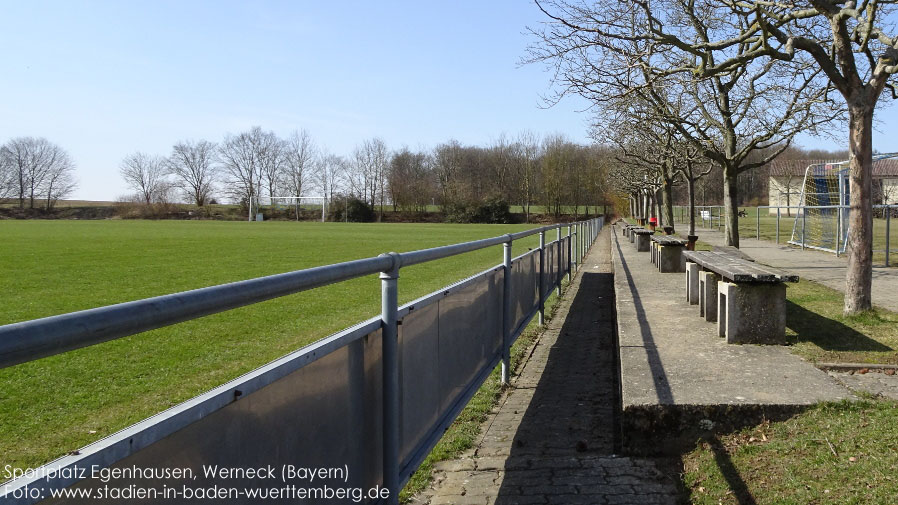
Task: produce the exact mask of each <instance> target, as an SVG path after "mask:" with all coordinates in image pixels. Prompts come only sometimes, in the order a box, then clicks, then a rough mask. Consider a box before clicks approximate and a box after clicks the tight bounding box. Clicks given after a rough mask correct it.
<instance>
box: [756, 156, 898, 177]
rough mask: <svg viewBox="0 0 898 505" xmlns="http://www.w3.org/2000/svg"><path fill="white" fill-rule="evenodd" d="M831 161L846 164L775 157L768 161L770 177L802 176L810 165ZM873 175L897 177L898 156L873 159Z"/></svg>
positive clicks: (841, 161)
mask: <svg viewBox="0 0 898 505" xmlns="http://www.w3.org/2000/svg"><path fill="white" fill-rule="evenodd" d="M825 163H832V164H836V165H841V164H847V163H848V162H847V161H845V160H811V159H806V158H800V159H776V160H773V161H772V162H771V163H770V172H769V175H770V177H788V176H790V175H791V176H800V177H804V174H805V170H806V169H807V168H808V166H810V165H820V164H825ZM873 177H876V178H885V177H896V178H898V158H882V159H879V160H874V161H873Z"/></svg>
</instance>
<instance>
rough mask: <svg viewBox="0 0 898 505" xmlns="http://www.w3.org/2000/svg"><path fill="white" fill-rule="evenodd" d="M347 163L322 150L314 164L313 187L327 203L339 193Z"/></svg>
mask: <svg viewBox="0 0 898 505" xmlns="http://www.w3.org/2000/svg"><path fill="white" fill-rule="evenodd" d="M347 165H348V163H347V162H346V160H345V159H344V158H343V157H341V156H337V155H336V154H331V153H329V152H327V151H325V150H322V151H321V153H320V155H319V156H318V160H317V161H316V162H315V170H314V185H315V188H316V189H317V190H318V191H319V192H320V193H321V195H322V196H324V198H325V199H326V201H327V202H331V201H332V200H333V199H334V196H336V195H337V194H338V193H339V192H340V181H341V179H342V178H343V172H344V171H345V169H346V167H347Z"/></svg>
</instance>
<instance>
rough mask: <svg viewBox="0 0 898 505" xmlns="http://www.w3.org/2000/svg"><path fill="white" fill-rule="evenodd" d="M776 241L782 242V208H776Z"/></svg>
mask: <svg viewBox="0 0 898 505" xmlns="http://www.w3.org/2000/svg"><path fill="white" fill-rule="evenodd" d="M776 243H777V244H779V243H780V208H779V207H777V208H776Z"/></svg>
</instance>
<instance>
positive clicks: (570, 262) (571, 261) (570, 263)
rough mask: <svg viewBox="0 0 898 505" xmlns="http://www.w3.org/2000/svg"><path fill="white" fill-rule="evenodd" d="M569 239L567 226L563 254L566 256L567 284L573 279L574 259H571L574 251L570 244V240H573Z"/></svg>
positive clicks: (569, 229) (569, 234) (569, 232)
mask: <svg viewBox="0 0 898 505" xmlns="http://www.w3.org/2000/svg"><path fill="white" fill-rule="evenodd" d="M571 237H572V235H571V225H567V251H565V254H567V282H568V284H570V283H571V279H572V278H573V271H574V267H573V265H574V258H573V254H571V252H572V251H573V250H574V248H573V245H572V243H571V240H573V239H572V238H571Z"/></svg>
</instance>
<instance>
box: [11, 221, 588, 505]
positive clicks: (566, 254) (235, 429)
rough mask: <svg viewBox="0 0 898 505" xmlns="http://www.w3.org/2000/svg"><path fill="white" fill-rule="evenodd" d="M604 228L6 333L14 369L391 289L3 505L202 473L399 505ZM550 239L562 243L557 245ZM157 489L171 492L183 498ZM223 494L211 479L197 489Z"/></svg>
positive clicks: (315, 274) (403, 258)
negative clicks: (83, 350)
mask: <svg viewBox="0 0 898 505" xmlns="http://www.w3.org/2000/svg"><path fill="white" fill-rule="evenodd" d="M602 223H603V221H602V218H598V219H592V220H589V221H582V222H577V223H571V224H564V225H552V226H546V227H542V228H536V229H532V230H526V231H522V232H518V233H511V234H506V235H502V236H498V237H493V238H488V239H483V240H475V241H472V242H465V243H460V244H454V245H448V246H443V247H435V248H432V249H424V250H419V251H412V252H406V253H387V254H382V255H380V256H377V257H372V258H366V259H361V260H356V261H348V262H344V263H338V264H334V265H328V266H322V267H316V268H310V269H306V270H300V271H296V272H290V273H284V274H278V275H272V276H268V277H261V278H257V279H251V280H246V281H240V282H234V283H230V284H223V285H219V286H213V287H208V288H202V289H197V290H192V291H185V292H182V293H175V294H171V295H165V296H158V297H155V298H148V299H144V300H138V301H134V302H128V303H122V304H117V305H111V306H107V307H101V308H96V309H90V310H84V311H80V312H74V313H70V314H63V315H58V316H53V317H47V318H43V319H37V320H33V321H25V322H20V323H14V324H9V325H6V326H0V368H2V367H9V366H12V365H15V364H18V363H24V362H27V361H31V360H35V359H38V358H41V357H44V356H50V355H53V354H58V353H62V352H66V351H69V350H72V349H77V348H80V347H85V346H89V345H93V344H97V343H100V342H104V341H107V340H112V339H117V338H121V337H125V336H128V335H133V334H135V333H139V332H143V331H147V330H151V329H155V328H159V327H163V326H167V325H171V324H175V323H179V322H182V321H188V320H191V319H195V318H198V317H202V316H205V315H209V314H214V313H217V312H222V311H226V310H230V309H233V308H236V307H240V306H244V305H249V304H253V303H258V302H261V301H264V300H269V299H272V298H276V297H280V296H285V295H289V294H293V293H298V292H301V291H306V290H309V289H314V288H316V287H320V286H324V285H327V284H332V283H336V282H341V281H345V280H349V279H353V278H357V277H361V276H365V275H370V274H374V273H380V279H381V295H382V296H381V300H382V303H381V307H382V310H381V314H380V316H378V317H374V318H372V319H369V320H367V321H365V322H362V323H360V324H357V325H355V326H353V327H350V328H348V329H346V330H343V331H341V332H339V333H336V334H334V335H332V336H330V337H327V338H324V339H322V340H319V341H317V342H315V343H313V344H311V345H308V346H306V347H303V348H302V349H300V350H298V351H295V352H293V353H291V354H288V355H286V356H284V357H282V358H280V359H278V360H275V361H273V362H271V363H269V364H267V365H264V366H262V367H261V368H258V369H256V370H254V371H252V372H249V373H247V374H245V375H243V376H241V377H238V378H236V379H234V380H232V381H230V382H228V383H226V384H223V385H221V386H219V387H217V388H214V389H212V390H211V391H208V392H206V393H204V394H202V395H199V396H197V397H195V398H193V399H190V400H188V401H186V402H183V403H181V404H179V405H177V406H175V407H172V408H170V409H168V410H166V411H164V412H162V413H159V414H156V415H154V416H152V417H150V418H147V419H145V420H143V421H140V422H138V423H137V424H135V425H132V426H130V427H128V428H126V429H124V430H122V431H119V432H117V433H115V434H113V435H110V436H108V437H106V438H104V439H102V440H100V441H97V442H95V443H92V444H90V445H88V446H85V447H83V448H81V449H80V450H78V451H74V452H72V453H69V455H67V456H64V457H62V458H60V459H57V460H55V461H53V462H51V463H48V464H46V465H44V466H43V467H41V468H39V469H36V470H35V471H34V472H33V473H31V474H29V475H25V476H22V477H20V478H17V479H14V480H11V481H9V482H7V483H5V484H4V485H3V487H2V488H0V501H2V502H3V503H15V504H31V503H36V502H39V501H42V500H43V499H44V498H45V497H47V496H48V495H47V492H48V491H50V490H60V489H63V488H81V489H94V488H96V487H98V486H102V482H97V481H96V480H94V479H85V478H84V476H83V475H80V474H79V473H78V472H77V471H75V472H72V471H71V470H72V469H76V470H77V469H78V468H88V469H89V468H92V467H93V466H94V465H96V466H97V467H99V468H110V467H111V468H130V467H150V468H152V467H167V468H194V467H195V466H197V465H200V464H203V465H220V466H223V467H228V468H233V467H245V468H252V467H266V466H268V465H274V466H275V467H277V468H281V467H282V466H283V465H295V466H297V467H305V468H317V469H334V468H336V469H341V468H344V467H345V468H346V471H347V473H348V475H347V476H346V479H345V481H343V480H341V481H340V486H341V487H345V488H353V489H365V490H377V489H386V490H387V491H388V493H387V495H386V496H385V494H384V493H375V495H374V496H371V495H366V496H365V500H363V501H366V502H378V503H379V502H387V503H394V504H395V503H397V502H398V496H399V490H400V489H401V488H402V486H404V485H405V483H406V482H407V481H408V479H409V477H410V476H411V474H412V473H413V472H414V471H415V469H417V467H418V466H419V465H420V464H421V462H422V461H423V460H424V458H425V457H426V456H427V454H428V453H429V452H430V451H431V450H432V448H433V446H434V445H435V444H436V443H437V442H438V441H439V439H440V437H441V436H442V435H443V433H444V431H445V430H446V429H447V428H448V427H449V425H450V424H451V423H452V421H453V420H454V419H455V418H456V417H457V415H458V414H459V413H460V412H461V410H462V408H464V406H465V405H466V404H467V402H468V401H469V400H470V398H471V397H472V396H473V394H474V393H475V392H476V391H477V389H478V388H479V387H480V385H481V384H482V383H483V382H484V381H485V380H486V378H487V377H489V375H490V373H491V372H492V370H493V369H494V368H495V367H496V366H497V365H500V364H501V367H502V370H501V377H502V380H503V381H504V382H506V383H507V381H508V378H509V373H510V348H511V345H512V343H513V342H514V341H515V340H516V339H517V337H518V336H519V335H520V334H521V333H522V332H523V331H524V328H525V327H526V326H527V324H528V323H529V322H530V321H531V320H532V318H533V317H534V316H536V315H538V317H539V323H540V324H543V322H544V306H545V302H546V300H547V299H548V298H549V296H550V295H551V294H552V291H553V290H555V289H557V290H558V292H559V293H560V290H561V285H562V281H563V279H564V276H565V275H567V276H568V279H569V280H570V278H571V275H572V273H573V272H574V271H576V270H577V268H578V266H579V265H581V264H582V261H583V260H582V258H583V257H584V256H585V255H586V253H587V251H588V249H589V247H590V246H591V245H592V243H593V242H594V241H595V239H596V237H597V236H598V233H599V232H600V231H601V229H602ZM565 228H566V232H567V233H566V234H563V233H562V232H563V230H564V229H565ZM551 230H556V239H555V240H554V241H552V242H550V243H546V242H545V234H546V232H548V231H551ZM535 234H539V239H540V240H539V247H538V248H536V249H533V250H530V251H528V252H526V253H524V254H521V255H519V256H517V257H512V245H513V243H514V241H515V240H518V239H521V238H524V237H528V236H531V235H535ZM495 245H502V246H503V247H502V249H503V256H502V259H503V261H502V263H501V264H499V265H497V266H495V267H493V268H490V269H488V270H485V271H483V272H481V273H479V274H476V275H474V276H472V277H469V278H468V279H465V280H463V281H460V282H458V283H456V284H453V285H451V286H448V287H445V288H443V289H441V290H439V291H436V292H434V293H431V294H429V295H427V296H424V297H422V298H419V299H417V300H414V301H412V302H410V303H408V304H405V305H403V306H401V307H400V306H399V305H398V297H397V288H398V279H399V273H400V270H401V268H403V267H406V266H410V265H416V264H420V263H425V262H429V261H434V260H438V259H442V258H448V257H450V256H455V255H458V254H463V253H467V252H470V251H475V250H478V249H483V248H486V247H491V246H495ZM197 472H198V473H199V470H197ZM143 484H145V485H146V487H148V488H153V489H157V491H158V489H160V488H162V489H163V490H164V488H165V487H166V486H169V487H172V488H174V487H173V486H177V485H180V484H181V483H179V482H177V481H176V480H171V479H169V480H165V479H162V480H153V481H152V482H144V483H143ZM219 484H220V483H219V482H218V481H216V480H215V479H214V478H210V477H208V476H205V475H203V474H202V473H200V475H198V476H197V480H193V481H191V482H190V485H191V486H217V485H219ZM231 484H239V483H229V484H228V485H229V486H230V485H231ZM249 485H252V483H249ZM256 485H257V483H256ZM279 485H282V483H279ZM158 496H163V495H158ZM387 496H388V497H387ZM295 498H296V497H294V499H295ZM69 501H72V500H69ZM75 501H77V500H75ZM84 501H85V502H87V501H89V500H84ZM151 501H152V500H151ZM229 501H230V502H237V503H240V502H242V503H252V502H254V501H257V500H255V499H249V498H248V497H247V496H242V497H238V498H236V499H234V497H231V499H230V500H229ZM325 501H326V500H325ZM307 502H314V500H311V501H307Z"/></svg>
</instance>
